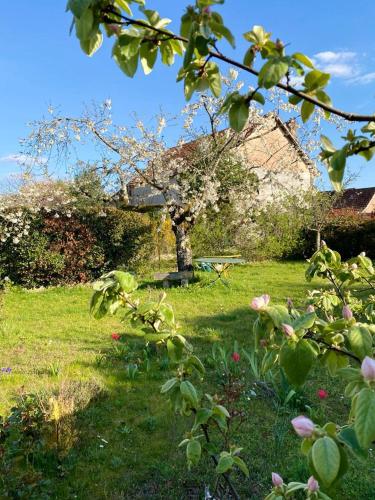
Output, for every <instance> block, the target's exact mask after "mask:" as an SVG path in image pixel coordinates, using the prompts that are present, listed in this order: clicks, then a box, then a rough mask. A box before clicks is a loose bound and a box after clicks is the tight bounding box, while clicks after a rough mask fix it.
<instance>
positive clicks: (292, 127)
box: [285, 118, 298, 139]
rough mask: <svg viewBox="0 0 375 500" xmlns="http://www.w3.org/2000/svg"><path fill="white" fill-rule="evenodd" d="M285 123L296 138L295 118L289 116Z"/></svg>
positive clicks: (296, 126)
mask: <svg viewBox="0 0 375 500" xmlns="http://www.w3.org/2000/svg"><path fill="white" fill-rule="evenodd" d="M285 125H286V126H287V127H288V130H289V132H290V133H291V134H292V136H293V137H294V138H295V139H297V130H298V123H297V120H296V119H295V118H291V119H290V120H288V121H287V122H285Z"/></svg>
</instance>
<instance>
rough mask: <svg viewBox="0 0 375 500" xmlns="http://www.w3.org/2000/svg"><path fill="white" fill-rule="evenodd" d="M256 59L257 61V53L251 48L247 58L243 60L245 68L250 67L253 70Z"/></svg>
mask: <svg viewBox="0 0 375 500" xmlns="http://www.w3.org/2000/svg"><path fill="white" fill-rule="evenodd" d="M254 59H255V51H254V50H253V48H252V47H250V48H249V49H247V51H246V53H245V56H244V58H243V63H244V65H245V66H249V68H251V67H252V65H253V62H254Z"/></svg>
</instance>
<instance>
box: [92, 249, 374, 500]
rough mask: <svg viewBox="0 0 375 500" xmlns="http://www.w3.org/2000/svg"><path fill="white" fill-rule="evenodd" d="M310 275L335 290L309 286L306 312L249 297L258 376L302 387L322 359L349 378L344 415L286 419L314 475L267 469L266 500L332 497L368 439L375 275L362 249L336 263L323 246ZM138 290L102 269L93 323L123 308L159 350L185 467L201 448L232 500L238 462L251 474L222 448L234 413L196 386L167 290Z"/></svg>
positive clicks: (219, 494)
mask: <svg viewBox="0 0 375 500" xmlns="http://www.w3.org/2000/svg"><path fill="white" fill-rule="evenodd" d="M314 276H319V277H321V278H324V279H327V280H329V281H330V282H331V283H332V284H334V288H333V289H332V290H331V289H322V290H314V291H312V292H309V296H308V298H307V301H306V304H305V307H304V309H303V310H300V309H297V308H296V307H294V305H293V303H292V302H291V301H289V302H288V306H283V305H271V304H270V297H269V296H268V295H263V296H261V297H255V298H254V299H253V300H252V302H251V308H252V309H253V310H255V311H256V312H257V313H258V317H257V319H256V320H255V322H254V325H253V333H254V340H255V349H256V350H257V349H259V348H261V349H264V356H263V361H262V373H267V372H272V371H273V370H275V369H278V368H281V369H282V370H283V372H284V373H285V376H286V378H287V380H288V382H289V383H290V384H292V385H293V386H295V387H299V386H302V385H303V384H304V383H305V382H306V380H307V378H308V376H309V374H310V372H311V370H312V368H313V367H314V365H316V364H317V363H318V362H320V363H321V364H323V366H325V367H326V369H327V370H328V372H329V374H330V375H331V376H338V377H340V378H342V379H344V380H347V382H348V383H347V386H346V389H345V396H346V397H349V398H351V400H352V404H351V411H350V414H349V418H348V423H347V424H346V425H344V426H340V425H338V424H337V423H334V422H327V423H326V424H325V425H323V426H318V425H316V424H314V422H313V421H312V420H310V419H309V418H308V417H306V416H304V415H300V416H297V417H295V418H294V419H293V420H292V421H291V423H292V425H293V428H294V430H295V432H296V433H297V435H298V436H300V437H301V438H302V443H301V451H302V453H303V454H304V455H305V456H306V459H307V462H308V466H309V468H310V470H311V473H312V476H311V477H310V478H309V479H308V481H307V482H306V483H300V482H290V483H288V484H285V483H284V481H283V479H282V478H281V476H280V475H279V474H277V473H273V474H272V483H273V488H272V491H271V493H270V494H269V495H268V496H267V499H268V500H271V499H274V500H276V499H282V498H294V495H295V494H296V492H299V493H297V494H300V492H303V493H304V494H305V495H306V498H315V499H318V498H320V499H329V498H330V497H329V496H328V495H327V493H325V492H324V491H327V492H328V493H329V494H331V491H332V488H333V487H334V486H335V485H336V484H337V483H338V481H339V480H340V479H341V478H342V476H343V475H344V474H345V472H346V471H347V470H348V467H349V459H350V458H351V457H352V456H356V457H358V458H360V459H363V458H365V457H366V456H367V450H368V448H369V447H370V445H371V443H372V442H373V441H374V440H375V360H374V359H373V354H374V334H375V325H374V317H375V296H373V295H370V296H368V295H367V290H368V285H369V284H370V285H371V287H372V286H373V282H374V280H375V271H374V268H373V264H372V262H371V260H370V259H369V258H368V257H366V256H365V255H364V254H363V253H362V254H361V255H359V256H358V257H356V258H354V259H351V260H349V261H348V262H341V258H340V255H339V254H338V253H337V252H334V251H332V250H331V249H329V248H328V247H327V246H326V245H325V244H323V246H322V248H321V249H320V250H319V251H317V252H316V253H315V254H314V255H313V257H312V258H311V259H310V261H309V266H308V269H307V271H306V278H307V279H308V280H311V279H312V278H313V277H314ZM136 289H137V283H136V280H135V279H134V277H133V276H132V275H131V274H128V273H125V272H122V271H112V272H110V273H108V274H106V275H104V276H103V277H102V278H101V279H100V280H99V281H98V282H96V283H95V285H94V290H95V291H94V294H93V297H92V301H91V313H92V314H93V316H94V317H95V318H97V319H100V318H102V317H103V316H105V315H107V314H115V313H116V312H117V311H119V310H125V315H124V318H123V319H124V320H128V321H130V323H131V325H132V326H134V327H138V328H140V329H141V330H142V331H143V338H144V341H145V342H155V343H157V344H158V345H159V346H162V347H164V348H165V349H166V351H167V354H168V357H169V360H170V362H171V366H172V367H173V368H174V370H175V375H174V377H172V378H171V379H169V380H167V381H166V382H165V383H164V384H163V386H162V387H161V393H162V394H164V395H165V396H166V397H167V398H168V400H169V403H170V406H171V408H172V410H173V411H174V412H175V413H176V414H179V415H181V416H185V417H190V418H191V417H192V418H193V419H194V422H193V425H192V427H191V430H190V431H189V432H188V433H187V434H186V437H185V438H184V439H183V440H182V441H181V443H180V445H179V446H180V447H185V449H186V458H187V464H188V467H189V468H191V467H193V466H197V465H198V464H199V462H200V459H201V456H202V454H203V453H206V454H207V455H208V456H210V457H211V460H212V462H213V464H214V466H215V472H216V474H217V478H218V480H217V482H216V485H215V490H214V493H213V494H214V497H215V498H228V497H233V498H236V499H238V498H240V496H239V494H238V492H237V490H236V488H235V486H234V484H233V481H232V474H231V473H232V471H233V470H234V469H235V468H238V469H239V470H240V471H242V473H243V474H244V475H245V476H247V477H248V476H249V470H248V467H247V465H246V464H245V462H244V461H243V460H242V459H241V458H240V456H239V455H240V452H241V450H242V449H241V448H239V447H237V446H235V445H228V443H230V439H231V437H230V434H229V429H230V425H229V423H230V420H231V418H233V416H232V415H231V414H230V412H229V411H228V410H227V408H225V407H224V406H223V405H221V404H220V401H221V400H220V399H218V396H211V395H209V394H204V395H203V394H202V392H203V391H202V390H200V389H199V386H198V387H197V384H199V383H201V382H202V381H203V376H204V373H205V368H204V366H203V363H202V361H201V360H200V359H199V358H198V357H197V356H196V355H195V354H194V352H193V347H192V346H191V344H190V343H189V342H188V341H187V340H186V338H185V337H184V336H183V335H181V334H180V333H178V332H179V329H178V325H177V323H176V320H175V315H174V311H173V309H172V307H171V306H170V305H169V304H167V303H166V302H165V298H166V295H165V293H163V294H161V295H160V297H159V300H157V301H154V302H151V301H150V302H144V303H141V302H140V301H139V300H138V299H135V298H134V297H133V293H134V292H135V291H136ZM351 363H352V364H351ZM212 436H215V440H213V439H212ZM218 436H220V437H221V438H222V440H223V441H222V442H223V443H224V445H225V446H224V445H223V447H222V448H224V449H222V450H220V449H218V447H217V445H216V446H215V445H214V443H216V442H217V439H216V438H217V437H218ZM323 490H324V491H323ZM298 498H300V497H298Z"/></svg>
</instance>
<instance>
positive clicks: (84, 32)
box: [75, 9, 97, 41]
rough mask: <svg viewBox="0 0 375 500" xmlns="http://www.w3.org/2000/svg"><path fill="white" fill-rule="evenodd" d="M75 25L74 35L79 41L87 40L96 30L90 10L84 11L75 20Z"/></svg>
mask: <svg viewBox="0 0 375 500" xmlns="http://www.w3.org/2000/svg"><path fill="white" fill-rule="evenodd" d="M75 24H76V35H77V38H79V40H80V41H81V40H89V39H90V38H91V37H92V35H93V32H94V33H95V31H96V30H97V24H95V20H94V13H93V11H92V9H87V10H85V11H84V12H83V13H82V15H81V17H80V18H79V19H78V18H77V19H76V20H75Z"/></svg>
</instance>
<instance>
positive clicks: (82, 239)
mask: <svg viewBox="0 0 375 500" xmlns="http://www.w3.org/2000/svg"><path fill="white" fill-rule="evenodd" d="M56 215H57V214H54V215H53V214H51V213H49V214H46V213H40V214H39V215H37V216H35V215H34V216H33V217H31V218H30V230H29V232H28V234H27V235H24V236H23V237H22V238H21V239H20V240H19V241H14V240H11V239H8V240H6V241H5V242H3V243H2V245H1V248H0V250H1V263H0V268H1V270H2V273H3V275H5V276H8V277H9V278H10V280H11V281H12V282H14V283H16V284H19V285H22V286H25V287H36V286H47V285H58V284H66V283H69V284H70V283H76V282H80V283H81V282H85V281H89V280H90V279H92V278H93V277H96V276H97V275H98V274H99V273H100V272H101V267H102V265H103V263H104V255H103V253H102V251H101V249H100V246H98V245H97V243H96V238H95V236H94V235H93V234H92V233H91V232H90V230H89V229H88V228H87V227H85V225H84V224H82V223H81V222H80V221H79V219H78V218H77V217H76V216H72V217H67V216H66V215H60V216H58V218H57V217H55V216H56Z"/></svg>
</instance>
